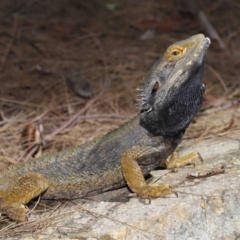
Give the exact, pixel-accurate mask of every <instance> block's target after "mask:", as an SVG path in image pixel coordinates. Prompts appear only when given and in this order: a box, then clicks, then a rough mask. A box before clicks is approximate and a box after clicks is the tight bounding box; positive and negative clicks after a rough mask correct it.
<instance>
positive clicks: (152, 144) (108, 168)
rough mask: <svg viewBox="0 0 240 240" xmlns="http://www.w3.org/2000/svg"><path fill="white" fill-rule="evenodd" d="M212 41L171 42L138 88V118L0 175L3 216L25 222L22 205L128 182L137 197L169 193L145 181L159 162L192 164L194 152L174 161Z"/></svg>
mask: <svg viewBox="0 0 240 240" xmlns="http://www.w3.org/2000/svg"><path fill="white" fill-rule="evenodd" d="M209 45H210V40H209V39H208V38H206V37H205V36H204V35H202V34H198V35H195V36H192V37H190V38H188V39H185V40H182V41H179V42H176V43H174V44H172V45H171V46H170V47H168V48H167V50H166V52H165V53H164V55H163V57H162V58H161V59H160V60H159V61H158V62H157V63H156V64H155V65H154V66H153V68H152V69H151V71H150V73H149V74H148V76H147V77H146V79H145V81H144V84H143V87H142V88H141V89H140V92H141V93H140V96H141V101H140V109H141V111H140V113H139V114H138V115H137V116H136V117H134V118H133V119H132V120H130V121H129V122H127V123H126V124H124V125H123V126H121V127H119V128H118V129H116V130H114V131H112V132H109V133H108V134H106V135H104V136H101V137H98V138H97V139H95V140H93V141H91V142H88V143H86V144H83V145H81V146H79V147H75V148H72V149H69V150H66V151H62V152H58V153H55V154H52V155H48V156H44V157H40V158H37V159H32V160H29V161H26V162H23V163H20V164H17V165H15V166H11V167H9V168H8V169H7V170H4V171H2V172H1V173H0V212H1V213H5V214H7V216H8V217H9V218H11V219H13V220H15V221H20V222H21V221H25V220H27V217H26V213H27V210H26V208H25V206H24V205H25V204H27V203H28V202H29V201H30V200H31V199H32V198H34V197H36V196H38V195H39V194H42V198H45V199H73V198H79V197H83V196H89V195H93V194H96V193H102V192H105V191H107V190H111V189H115V188H119V187H121V186H125V185H126V184H127V185H128V186H129V188H130V189H131V190H132V191H133V192H135V193H136V194H137V195H138V196H140V197H142V198H149V197H158V196H160V195H165V194H171V193H173V191H172V189H171V187H170V186H169V185H167V184H160V185H157V184H152V185H148V184H147V183H146V182H145V179H144V176H145V175H147V174H149V173H150V172H151V171H152V170H153V169H155V168H156V167H157V166H159V165H160V164H163V163H164V164H165V165H166V166H167V167H179V166H181V165H185V164H189V163H190V164H191V163H192V161H193V160H194V159H195V158H199V155H198V154H197V153H195V152H194V153H192V154H190V155H188V156H186V157H183V158H179V159H177V158H176V157H175V158H172V157H171V155H172V154H173V153H174V150H175V148H176V147H177V145H178V144H179V143H180V141H181V139H182V136H183V134H184V132H185V130H186V128H187V127H188V125H189V124H190V122H191V121H192V119H193V118H194V117H195V115H196V114H197V112H198V110H199V108H200V106H201V103H202V99H203V94H204V84H203V68H204V57H205V54H206V51H207V49H208V47H209Z"/></svg>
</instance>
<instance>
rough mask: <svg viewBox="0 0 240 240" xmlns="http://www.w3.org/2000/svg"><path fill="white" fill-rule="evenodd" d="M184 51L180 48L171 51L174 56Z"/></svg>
mask: <svg viewBox="0 0 240 240" xmlns="http://www.w3.org/2000/svg"><path fill="white" fill-rule="evenodd" d="M182 52H183V50H182V49H179V48H174V49H173V50H172V51H171V52H170V55H172V56H174V57H175V56H178V55H179V54H181V53H182Z"/></svg>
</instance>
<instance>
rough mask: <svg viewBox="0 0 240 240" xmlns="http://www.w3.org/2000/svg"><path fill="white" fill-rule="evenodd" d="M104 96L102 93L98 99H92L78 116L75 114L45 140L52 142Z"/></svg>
mask: <svg viewBox="0 0 240 240" xmlns="http://www.w3.org/2000/svg"><path fill="white" fill-rule="evenodd" d="M101 95H102V92H100V93H99V94H98V95H97V96H96V97H94V98H92V99H91V100H90V101H88V102H87V103H86V105H85V106H84V107H83V108H82V109H80V110H79V111H78V112H77V113H76V114H74V115H73V116H72V117H71V118H70V119H69V120H67V121H66V122H65V123H63V124H62V125H61V126H60V127H59V128H58V129H56V130H55V131H54V132H52V133H50V134H48V135H47V136H46V137H45V140H51V139H52V138H53V137H54V136H55V135H57V134H59V133H60V132H62V131H63V130H64V129H65V128H67V127H69V126H70V125H71V124H73V123H74V121H76V120H77V118H78V117H79V116H80V115H81V114H83V113H84V112H85V111H87V110H88V109H89V108H90V107H91V106H92V104H93V103H94V102H96V101H97V100H98V99H99V98H100V97H101Z"/></svg>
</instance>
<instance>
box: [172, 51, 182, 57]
mask: <svg viewBox="0 0 240 240" xmlns="http://www.w3.org/2000/svg"><path fill="white" fill-rule="evenodd" d="M179 53H180V52H179V51H176V50H175V51H172V52H171V55H172V56H177V55H178V54H179Z"/></svg>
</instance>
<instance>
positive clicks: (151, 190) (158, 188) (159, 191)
mask: <svg viewBox="0 0 240 240" xmlns="http://www.w3.org/2000/svg"><path fill="white" fill-rule="evenodd" d="M132 190H133V191H134V192H136V194H137V195H138V196H140V197H141V198H150V197H155V198H157V197H159V196H162V195H168V194H171V193H174V192H173V191H172V188H171V187H170V186H169V185H168V184H156V183H153V184H149V185H147V184H146V185H145V186H142V187H140V188H138V189H132Z"/></svg>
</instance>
